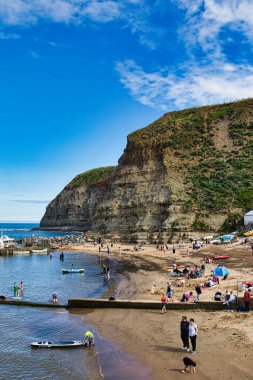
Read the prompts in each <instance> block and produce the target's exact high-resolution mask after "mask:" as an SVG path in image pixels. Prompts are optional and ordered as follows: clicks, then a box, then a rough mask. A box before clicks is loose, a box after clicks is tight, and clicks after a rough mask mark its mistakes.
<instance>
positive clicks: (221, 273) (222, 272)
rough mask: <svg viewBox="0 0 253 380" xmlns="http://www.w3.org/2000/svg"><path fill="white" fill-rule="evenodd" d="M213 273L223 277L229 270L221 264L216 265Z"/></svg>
mask: <svg viewBox="0 0 253 380" xmlns="http://www.w3.org/2000/svg"><path fill="white" fill-rule="evenodd" d="M213 274H214V275H215V276H221V277H224V276H226V275H227V274H229V271H228V270H227V268H226V267H224V266H223V265H217V267H216V268H214V271H213Z"/></svg>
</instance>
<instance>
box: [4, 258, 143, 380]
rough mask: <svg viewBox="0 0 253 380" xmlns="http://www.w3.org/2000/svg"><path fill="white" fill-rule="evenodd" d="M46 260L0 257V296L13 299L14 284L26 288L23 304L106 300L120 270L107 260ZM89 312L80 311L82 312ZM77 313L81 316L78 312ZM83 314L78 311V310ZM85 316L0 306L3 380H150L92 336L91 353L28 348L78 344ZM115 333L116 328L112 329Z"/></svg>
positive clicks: (117, 350) (121, 354) (139, 368)
mask: <svg viewBox="0 0 253 380" xmlns="http://www.w3.org/2000/svg"><path fill="white" fill-rule="evenodd" d="M59 254H60V253H59V252H55V253H54V254H53V258H52V259H51V260H50V257H49V256H47V255H31V256H13V257H0V294H4V295H6V296H12V295H13V283H14V281H17V282H20V281H21V280H23V281H24V283H25V293H24V295H25V297H24V300H34V301H40V302H47V301H48V300H49V299H51V295H52V292H53V291H57V292H58V294H59V296H60V302H61V303H65V302H67V299H68V298H70V297H95V296H96V297H101V296H103V295H106V297H108V296H109V295H111V294H114V291H115V283H117V281H119V279H120V278H121V274H122V272H123V271H124V267H123V265H122V264H120V263H118V262H117V261H115V262H114V261H113V260H111V259H110V257H107V256H106V257H99V256H96V255H87V254H85V255H84V254H82V253H67V252H66V253H65V260H64V262H61V261H60V260H59ZM72 263H73V264H74V267H75V268H85V273H84V274H66V275H63V274H62V273H61V268H69V267H70V266H71V264H72ZM103 263H105V264H106V265H107V266H110V268H111V273H112V281H111V283H110V284H108V283H104V281H103V277H102V264H103ZM87 312H89V311H88V310H84V313H87ZM78 313H80V311H78ZM81 313H82V311H81ZM83 322H85V318H84V320H83V315H80V314H75V312H74V311H73V312H71V314H70V313H69V312H68V311H66V310H64V309H44V308H43V309H37V308H27V307H24V308H22V307H16V306H7V305H0V331H1V339H0V363H1V372H0V379H1V380H19V379H20V380H21V379H22V380H39V379H40V380H58V379H63V380H65V379H66V380H101V379H108V380H127V379H129V378H132V379H135V380H144V379H145V380H148V379H149V378H150V377H149V372H148V370H147V369H146V368H144V367H143V366H141V365H140V364H139V363H137V362H136V361H135V360H134V359H133V358H132V357H131V356H129V355H127V354H126V353H125V352H124V351H123V350H122V349H121V348H120V347H118V346H117V345H115V344H113V343H111V342H109V341H107V340H105V339H103V337H101V336H99V335H98V334H97V333H96V332H94V335H95V339H96V347H95V348H87V349H85V348H78V349H67V350H66V349H56V350H51V349H31V347H30V343H31V342H32V341H41V340H55V341H64V340H65V341H68V340H82V339H83V334H84V332H85V331H87V328H88V329H90V330H91V331H93V330H92V327H89V326H85V324H84V323H83ZM115 328H116V326H115Z"/></svg>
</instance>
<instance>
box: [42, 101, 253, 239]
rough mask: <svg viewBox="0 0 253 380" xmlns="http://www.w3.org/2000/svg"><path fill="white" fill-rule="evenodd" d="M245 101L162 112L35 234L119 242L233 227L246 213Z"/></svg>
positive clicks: (251, 198) (248, 123)
mask: <svg viewBox="0 0 253 380" xmlns="http://www.w3.org/2000/svg"><path fill="white" fill-rule="evenodd" d="M252 153H253V99H247V100H242V101H239V102H232V103H227V104H222V105H214V106H206V107H200V108H192V109H187V110H183V111H177V112H170V113H166V114H165V115H163V116H162V117H161V118H160V119H158V120H157V121H155V122H154V123H152V124H151V125H149V126H147V127H146V128H143V129H140V130H137V131H136V132H134V133H132V134H130V135H129V136H128V141H127V146H126V148H125V150H124V153H123V155H122V156H121V158H120V159H119V162H118V165H117V166H116V167H108V168H99V169H94V170H90V171H88V172H85V173H83V174H81V175H79V176H77V177H76V178H75V179H74V180H73V181H72V182H70V183H69V184H68V185H67V186H66V187H65V188H64V189H63V191H62V192H61V193H60V194H59V195H58V196H57V197H56V198H55V199H54V200H53V201H52V202H51V203H50V204H49V205H48V207H47V210H46V213H45V215H44V217H43V218H42V220H41V227H64V226H67V227H79V228H82V229H83V230H85V231H92V232H94V233H96V234H102V235H107V236H112V237H114V238H121V239H124V240H126V241H138V240H139V241H140V240H147V239H148V240H149V239H151V238H152V236H155V235H159V239H160V240H163V241H168V240H171V239H173V238H175V236H176V237H180V236H182V235H184V234H189V233H190V234H192V232H193V231H213V230H219V229H221V228H225V229H226V228H228V229H229V228H234V226H235V225H236V223H237V221H238V220H239V219H240V217H241V216H242V214H243V211H244V210H247V209H253V161H252Z"/></svg>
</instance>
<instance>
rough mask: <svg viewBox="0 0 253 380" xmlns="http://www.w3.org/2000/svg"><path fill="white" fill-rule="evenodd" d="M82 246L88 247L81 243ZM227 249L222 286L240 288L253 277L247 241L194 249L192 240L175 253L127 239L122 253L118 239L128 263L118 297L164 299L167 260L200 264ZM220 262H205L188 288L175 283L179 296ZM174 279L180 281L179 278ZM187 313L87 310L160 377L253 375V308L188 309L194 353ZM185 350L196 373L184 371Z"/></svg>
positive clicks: (88, 319)
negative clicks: (185, 330) (184, 327)
mask: <svg viewBox="0 0 253 380" xmlns="http://www.w3.org/2000/svg"><path fill="white" fill-rule="evenodd" d="M77 249H78V250H79V249H80V250H82V251H83V250H84V248H81V247H80V248H77ZM88 249H89V253H91V252H93V253H96V254H97V253H98V248H97V247H92V246H91V245H90V248H88ZM124 249H127V251H124ZM128 249H129V250H128ZM85 251H86V252H87V248H85ZM222 254H228V255H229V256H230V257H229V259H228V260H226V261H225V260H224V262H222V263H223V264H224V265H226V266H227V267H228V269H229V271H230V275H229V278H228V280H226V281H221V282H220V285H219V289H221V291H222V292H224V291H225V290H226V289H228V290H233V291H234V292H236V289H237V283H239V282H242V281H249V280H252V279H253V257H252V252H251V249H250V248H249V247H248V246H246V245H237V244H236V243H235V244H231V245H229V246H222V247H221V246H210V245H207V246H206V247H204V248H203V249H201V250H200V251H192V250H191V247H190V246H188V247H186V248H184V249H180V250H179V249H178V250H176V254H174V255H173V254H172V247H171V246H170V247H169V251H168V252H166V253H165V254H164V253H163V252H160V251H157V250H156V248H155V247H145V248H144V250H143V251H140V252H135V251H134V250H133V247H129V246H123V245H121V253H119V248H118V246H117V245H116V246H114V247H113V252H112V255H111V257H114V258H115V260H121V261H122V263H124V267H125V278H124V280H123V281H122V282H121V283H120V284H119V286H118V289H117V298H125V299H126V298H129V299H155V300H160V298H161V294H162V293H163V292H164V291H165V290H166V285H167V282H168V281H170V280H171V279H172V278H171V274H170V272H171V271H170V270H167V269H166V266H169V265H171V264H172V263H173V262H174V261H176V262H177V263H178V264H182V263H185V262H191V263H193V264H198V265H200V264H201V263H202V261H203V257H205V256H215V255H222ZM106 257H107V254H106V253H105V252H102V254H101V260H102V261H103V258H106ZM217 263H219V262H217ZM215 265H217V264H216V262H215V263H214V264H209V265H206V273H205V276H204V278H201V279H199V280H190V281H188V282H187V286H186V287H185V288H175V290H176V292H175V293H176V294H175V300H176V301H178V300H179V299H180V298H181V295H182V292H183V291H185V290H186V289H187V290H193V289H194V284H195V283H196V282H200V283H201V282H203V280H204V279H207V278H208V277H209V276H210V273H211V270H213V268H214V267H215ZM112 275H113V274H112ZM173 283H174V285H176V280H173ZM154 284H155V285H156V289H157V292H156V294H155V295H151V292H150V290H151V287H152V285H154ZM217 289H218V287H214V288H211V289H205V290H204V294H203V300H211V299H212V298H213V295H214V293H215V291H217ZM224 308H225V306H224ZM82 313H85V311H84V310H83V311H82ZM85 314H86V313H85ZM183 314H184V313H183V312H178V311H168V312H167V313H166V314H163V315H162V314H160V312H159V311H157V310H123V309H103V310H101V309H97V310H94V311H93V312H92V313H89V314H86V315H85V323H87V324H90V325H92V326H93V328H94V329H95V330H97V331H98V332H99V334H101V335H102V336H104V337H105V338H107V339H109V340H111V341H112V342H114V343H117V344H119V345H120V346H121V347H122V349H123V350H125V351H126V352H127V353H129V354H131V355H133V356H134V357H135V358H136V360H138V361H139V362H140V363H142V364H144V365H145V366H146V367H147V368H149V369H150V370H151V373H152V378H153V379H155V380H156V379H160V380H163V379H164V380H165V379H175V380H177V379H181V378H182V376H190V377H191V376H194V378H196V379H215V380H217V379H223V380H226V379H234V380H237V379H238V380H239V379H242V378H243V379H253V362H252V361H251V355H252V342H253V331H252V322H253V315H252V313H228V312H227V311H226V310H224V312H202V311H201V312H200V311H192V312H190V313H188V314H187V317H188V318H194V319H195V322H196V323H197V325H198V327H199V334H198V339H197V354H196V355H194V356H191V354H190V353H185V352H184V351H183V350H182V342H181V339H180V334H179V324H180V320H181V317H182V315H183ZM184 356H189V357H192V358H193V360H195V361H196V362H197V374H196V375H193V374H181V373H180V370H181V369H182V368H183V364H182V359H183V357H184ZM140 378H141V377H140ZM135 380H138V378H135Z"/></svg>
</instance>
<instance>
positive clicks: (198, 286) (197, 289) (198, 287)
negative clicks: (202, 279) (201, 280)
mask: <svg viewBox="0 0 253 380" xmlns="http://www.w3.org/2000/svg"><path fill="white" fill-rule="evenodd" d="M195 291H196V293H197V300H198V301H200V298H201V296H202V289H201V286H200V285H196V286H195Z"/></svg>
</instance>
